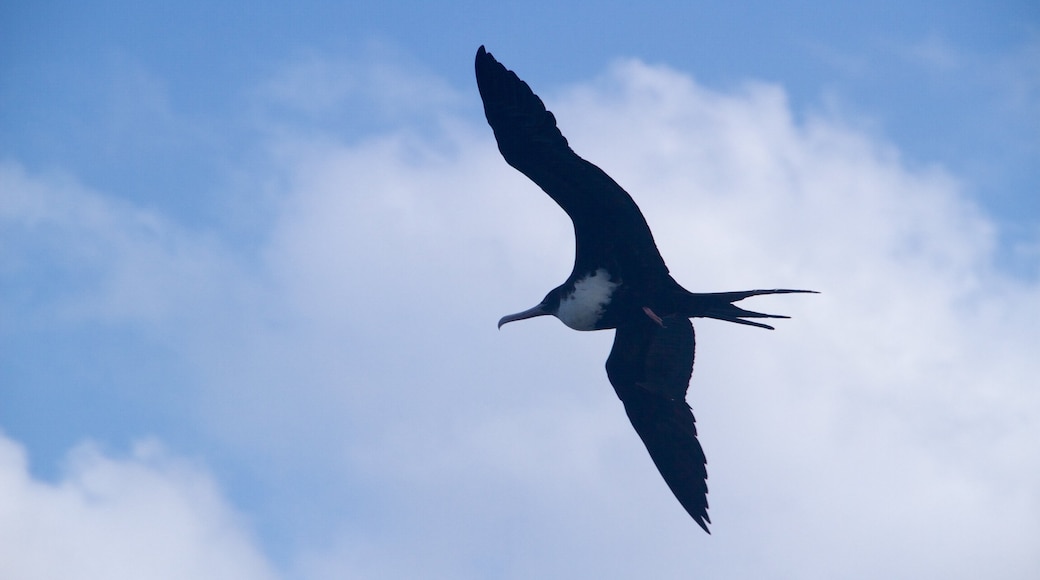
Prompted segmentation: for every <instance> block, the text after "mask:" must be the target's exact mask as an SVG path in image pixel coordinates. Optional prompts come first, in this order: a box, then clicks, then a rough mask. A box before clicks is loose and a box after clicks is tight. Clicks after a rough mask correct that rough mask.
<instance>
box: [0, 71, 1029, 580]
mask: <svg viewBox="0 0 1040 580" xmlns="http://www.w3.org/2000/svg"><path fill="white" fill-rule="evenodd" d="M520 72H521V74H522V73H523V71H520ZM535 88H536V89H538V87H535ZM543 96H544V97H546V101H547V102H548V104H549V105H550V107H551V108H552V109H553V110H554V111H555V112H556V114H557V117H558V119H559V120H560V123H561V126H562V128H563V130H564V132H565V134H567V135H568V137H569V138H570V140H571V143H572V145H573V146H574V148H575V149H576V150H577V151H578V152H579V153H581V154H583V155H585V156H586V157H587V158H589V159H590V160H592V161H593V162H595V163H597V164H599V165H601V166H602V167H603V168H604V169H605V170H607V171H608V172H609V173H611V174H612V175H613V176H614V177H615V178H617V180H618V181H619V182H620V183H621V184H622V185H624V186H626V187H627V188H628V189H629V191H630V192H632V193H633V195H634V197H635V198H636V201H637V202H638V203H639V204H640V206H641V207H642V208H643V209H644V212H645V213H646V215H647V218H648V221H649V222H650V224H651V227H652V228H653V229H654V231H655V233H656V235H657V241H658V245H659V247H660V248H661V250H662V252H663V254H664V256H665V259H666V260H667V261H668V263H669V264H670V266H671V267H672V270H673V273H674V275H675V277H676V278H677V279H678V280H679V281H680V282H683V283H685V284H687V285H688V287H689V288H690V289H692V290H696V291H710V290H730V289H743V288H751V287H768V286H802V287H808V288H813V289H817V290H821V291H822V292H823V294H821V295H818V296H811V297H775V298H771V299H765V298H763V299H759V301H758V302H756V303H755V305H754V307H755V308H756V309H757V308H761V309H762V310H764V311H767V312H776V313H783V314H791V315H793V316H794V320H792V321H782V322H781V324H780V328H779V329H778V330H777V331H776V332H772V333H770V332H765V331H757V330H753V329H747V328H738V327H733V326H727V325H725V324H723V323H717V322H711V321H707V322H701V323H699V324H698V325H697V328H698V338H699V344H698V363H697V367H696V370H695V372H694V379H693V384H692V386H691V396H690V402H691V404H692V405H693V407H694V411H695V413H696V414H697V416H698V420H699V426H700V429H701V433H702V438H703V442H704V444H705V447H706V450H707V453H708V456H709V472H710V476H711V479H710V480H709V486H710V488H711V495H710V496H709V499H710V501H711V505H712V509H711V515H712V519H713V520H714V522H715V526H714V528H713V530H714V535H713V536H711V537H707V536H703V535H702V534H701V533H700V532H699V531H698V529H697V528H696V526H694V525H693V524H692V522H690V521H688V518H687V517H686V515H685V514H684V513H683V512H682V510H681V508H679V506H678V504H677V503H676V502H675V501H674V499H673V498H671V497H670V495H669V494H668V491H667V489H666V488H665V486H664V485H663V483H662V482H661V481H660V479H659V477H658V476H657V474H656V472H655V471H654V469H653V466H652V464H651V463H650V462H649V460H648V458H647V457H646V454H645V451H643V450H642V449H641V447H640V444H639V442H638V439H637V438H636V437H635V435H634V433H632V432H631V429H630V427H629V426H628V424H627V422H626V419H625V417H624V413H623V412H622V410H621V407H620V404H619V403H618V402H617V401H616V400H615V399H614V395H613V392H612V390H611V389H610V386H609V384H608V383H607V381H606V377H605V375H604V373H603V370H602V364H603V361H604V360H605V358H606V354H607V351H608V350H609V344H610V338H611V337H610V333H595V334H578V333H573V332H570V331H568V330H566V329H565V328H564V327H562V326H561V325H559V324H556V323H553V322H552V321H549V320H538V321H530V322H528V323H525V324H518V325H513V326H511V327H507V328H506V329H503V330H502V331H501V332H499V331H496V330H495V327H494V323H495V321H496V320H497V318H498V316H500V315H501V314H502V313H504V312H511V311H515V310H518V309H520V308H524V307H527V306H530V305H532V304H534V303H535V302H536V301H537V300H539V299H540V298H541V297H542V296H543V294H544V293H545V292H546V291H547V290H549V289H550V288H552V287H553V286H555V285H556V284H558V283H559V282H560V281H562V280H563V279H564V277H565V276H566V274H567V272H568V271H569V267H570V260H571V252H572V251H573V250H572V245H571V244H572V240H571V232H570V228H569V224H568V223H567V221H566V217H565V216H564V215H563V214H562V212H561V211H560V210H559V209H558V208H557V207H556V206H555V205H554V204H553V203H552V202H551V201H550V200H549V199H548V198H547V197H545V196H544V195H542V194H541V193H539V192H538V191H537V189H536V188H535V187H534V186H533V185H532V184H530V183H528V182H527V181H526V179H525V178H523V177H522V176H520V175H518V174H516V173H515V172H514V171H513V170H511V169H510V168H509V167H507V166H506V165H505V163H504V162H503V161H502V160H501V159H500V158H499V157H498V154H497V151H496V150H495V148H494V144H493V141H492V137H491V132H490V129H487V128H485V127H482V126H478V127H474V126H469V125H466V124H464V123H462V122H460V121H456V122H452V123H446V124H444V125H442V126H441V130H442V132H441V133H440V134H438V135H437V136H436V137H435V138H434V139H432V140H431V139H430V138H428V137H425V136H421V135H419V134H417V133H413V132H409V131H407V130H401V131H398V132H394V133H388V134H386V135H384V136H382V137H380V138H373V139H370V140H368V141H365V142H362V143H353V144H351V145H349V146H348V145H341V144H337V143H335V142H332V141H329V140H328V139H326V140H325V141H322V142H317V141H313V140H306V139H300V138H296V139H295V140H288V139H286V140H281V141H278V142H276V143H272V151H273V154H272V159H271V167H268V168H267V169H266V172H267V174H269V173H270V172H271V171H273V172H275V173H276V174H278V176H279V181H278V182H279V183H282V184H284V189H283V191H282V195H281V197H280V198H279V200H278V202H277V205H276V207H275V209H274V211H275V215H274V216H273V222H274V226H273V228H272V230H271V231H270V232H268V233H267V234H266V235H265V236H264V237H263V242H262V244H261V246H260V247H259V248H257V249H255V250H249V249H247V250H243V249H242V248H235V250H234V251H232V250H230V249H228V244H229V243H230V242H224V241H220V240H217V239H213V238H211V237H206V236H202V238H200V236H199V235H198V233H196V232H193V231H191V230H188V229H184V228H179V227H175V226H174V225H173V224H169V223H165V222H162V223H163V225H161V226H159V230H160V231H162V232H165V233H164V234H163V235H161V236H159V239H161V240H164V241H163V242H162V243H152V242H149V241H148V240H149V239H151V238H149V237H148V236H145V235H141V234H134V233H133V232H140V231H141V228H142V226H141V225H140V224H141V223H143V222H142V220H143V221H147V220H145V219H144V218H142V217H141V215H140V214H139V213H137V212H136V211H135V210H132V209H118V208H113V207H110V206H105V207H108V209H107V210H106V211H104V212H102V213H103V214H104V215H107V216H109V218H112V219H114V221H113V222H111V223H108V222H106V225H105V227H99V228H93V229H91V228H83V227H81V226H80V225H77V222H76V220H68V221H64V222H62V221H60V220H52V221H53V223H54V224H55V225H54V226H53V227H54V228H55V229H56V230H58V231H59V232H62V233H63V235H68V232H81V234H78V235H82V236H83V239H80V238H77V237H73V238H72V239H73V240H76V241H77V244H76V246H77V247H91V244H97V243H99V242H98V241H97V240H114V241H112V242H111V251H106V252H104V255H105V256H107V257H106V258H105V260H111V261H112V264H113V266H112V267H111V268H109V269H107V270H106V272H115V273H118V272H124V271H125V272H126V276H129V277H131V278H133V277H134V276H140V277H141V278H142V279H143V280H155V279H156V277H158V279H159V280H161V281H162V284H156V285H148V284H146V283H145V282H142V283H141V284H142V286H140V287H143V288H153V289H154V292H152V291H148V292H142V293H141V294H137V293H135V292H133V291H131V292H129V293H128V294H127V298H125V299H123V298H120V299H118V300H117V299H115V298H112V299H111V300H103V299H94V300H93V302H92V303H93V304H102V305H104V304H110V303H115V304H125V303H130V304H133V303H134V302H135V301H138V300H140V299H141V298H140V296H141V295H144V296H153V299H154V300H155V301H157V302H158V303H159V304H163V305H166V306H164V308H167V309H169V310H168V311H169V312H172V313H174V315H171V316H168V317H160V320H163V321H166V323H167V324H177V325H182V331H181V332H183V336H185V340H184V342H183V343H182V344H179V345H178V346H177V348H178V349H179V352H181V353H182V356H183V357H184V358H185V359H186V360H189V361H191V364H193V365H194V367H195V368H194V371H195V373H194V376H196V377H198V378H197V380H198V381H199V384H198V385H194V386H193V388H192V389H187V390H186V391H187V392H190V393H192V395H191V396H192V397H194V398H193V400H192V401H191V403H190V405H189V406H191V407H192V408H193V411H192V413H193V414H192V416H191V417H190V420H191V421H192V426H193V428H197V429H198V430H199V431H200V432H202V433H204V434H205V436H206V437H210V438H213V440H214V441H217V442H219V444H220V445H221V446H223V447H225V448H228V449H231V450H233V452H234V453H237V454H239V458H240V461H243V462H248V463H252V464H254V465H255V468H254V469H255V471H254V476H255V477H256V478H257V479H258V480H261V481H262V482H263V484H264V485H266V486H268V488H277V489H279V490H281V493H280V494H279V495H278V496H277V497H278V501H277V502H275V501H273V500H272V501H270V502H268V503H267V504H266V505H264V506H262V507H261V508H260V509H262V510H265V511H264V520H263V521H265V522H267V525H290V524H287V523H286V522H294V523H292V524H291V525H293V526H295V527H293V528H290V529H289V531H285V530H281V531H280V532H281V533H282V534H288V535H290V536H292V535H298V537H300V538H314V537H315V535H316V532H315V531H314V530H315V529H320V530H324V531H326V532H327V533H323V534H321V538H320V540H315V541H313V542H304V541H302V540H301V542H300V545H301V546H302V547H300V548H299V549H298V550H295V551H294V552H293V555H292V556H290V559H291V560H292V562H291V564H290V565H289V566H288V567H290V568H292V569H293V570H295V573H296V574H298V575H300V576H301V577H341V576H344V575H348V576H349V575H355V576H368V577H371V576H378V577H416V576H417V575H419V576H422V577H428V578H429V577H461V576H470V577H474V576H475V577H486V576H501V577H532V576H538V577H546V576H549V577H573V576H597V577H605V578H610V577H632V576H636V575H646V574H648V573H650V572H649V571H653V574H654V575H655V576H657V577H662V578H667V577H686V576H689V575H690V574H691V573H694V572H700V573H702V574H704V575H709V576H744V577H776V576H791V577H799V578H824V577H826V578H830V577H835V576H840V577H869V578H874V577H893V578H898V577H921V576H941V577H948V578H957V577H966V578H968V577H971V578H974V577H979V576H980V575H987V576H992V577H1008V578H1012V577H1028V576H1029V575H1030V572H1035V571H1037V570H1038V569H1040V561H1038V556H1037V555H1036V554H1035V552H1036V551H1035V545H1036V541H1037V540H1038V539H1040V523H1038V522H1040V517H1038V516H1040V497H1038V493H1037V491H1036V490H1037V489H1040V460H1038V459H1037V456H1038V454H1037V453H1035V450H1036V443H1035V442H1036V441H1040V426H1038V424H1037V422H1036V421H1034V420H1032V418H1034V417H1036V416H1037V414H1038V413H1040V394H1038V393H1037V391H1036V389H1035V388H1034V387H1033V384H1034V383H1035V376H1036V375H1037V373H1038V371H1040V368H1038V364H1040V363H1037V362H1036V359H1035V356H1034V355H1033V354H1032V352H1031V350H1032V347H1033V345H1035V344H1037V343H1038V342H1040V340H1038V339H1040V336H1038V330H1037V327H1036V325H1035V324H1034V323H1033V322H1034V321H1036V320H1038V319H1040V316H1038V315H1040V312H1038V311H1040V300H1037V297H1038V295H1040V288H1038V286H1037V285H1036V284H1035V283H1031V282H1027V281H1023V280H1019V279H1015V278H1011V277H1008V276H1006V275H1004V274H1003V273H1002V272H1000V271H999V270H997V269H996V268H994V266H993V264H992V260H993V254H994V250H995V243H996V242H995V240H996V235H995V234H996V230H997V225H996V224H994V223H993V222H992V221H991V220H990V219H989V218H987V216H985V215H983V214H982V213H981V212H980V210H979V209H978V208H977V207H976V206H975V205H974V204H973V203H971V202H970V201H969V200H967V199H966V198H965V196H964V194H963V193H962V192H961V190H960V186H959V184H958V182H957V179H956V177H955V176H953V175H951V174H949V173H948V172H946V171H944V170H942V169H941V168H909V167H907V166H906V165H905V164H903V163H902V162H901V160H900V157H899V154H898V151H897V150H896V149H895V148H894V147H892V146H891V145H887V144H883V143H876V142H874V141H872V140H871V138H870V137H867V136H864V135H862V134H859V133H857V132H856V131H855V130H853V129H850V128H848V127H846V126H843V125H842V124H841V123H839V122H837V121H836V120H834V119H828V118H808V119H805V120H801V121H796V120H795V115H794V114H793V113H792V112H791V111H790V107H789V105H788V103H787V101H786V98H785V96H784V93H783V91H782V90H780V89H778V88H777V87H775V86H771V85H765V84H749V85H748V86H746V87H745V88H743V89H742V90H741V91H739V92H736V93H734V94H720V93H717V92H713V91H711V90H708V89H705V88H703V87H700V86H698V85H697V84H696V83H695V82H693V81H691V80H690V79H689V78H687V77H685V76H683V75H681V74H678V73H676V72H674V71H670V70H667V69H662V68H656V67H648V66H646V65H643V64H640V63H637V62H626V63H621V64H619V65H618V66H617V67H615V68H614V69H612V71H611V72H610V73H609V74H608V75H606V76H605V77H603V78H602V79H599V80H598V81H597V82H596V83H594V84H591V85H589V86H584V87H579V88H576V89H574V90H572V91H569V92H567V93H564V94H563V95H561V96H554V95H552V94H543ZM10 175H11V172H10V171H8V176H10ZM8 179H9V180H10V179H11V178H10V177H8ZM18 179H21V180H22V181H21V182H19V183H23V185H26V184H29V185H31V184H37V185H39V183H40V180H34V178H32V177H28V176H25V175H24V173H23V174H21V177H18ZM8 182H10V181H8ZM29 185H26V187H28V186H29ZM41 187H42V186H41ZM55 187H56V186H55ZM45 189H46V188H45ZM52 189H53V188H52ZM47 191H50V189H47ZM40 195H44V194H40ZM46 195H50V194H46ZM88 197H89V198H90V199H95V200H97V199H100V198H103V196H99V195H94V194H91V195H90V196H88ZM30 198H32V196H29V197H27V198H24V199H30ZM18 199H23V198H18ZM24 199H23V201H24ZM48 199H51V200H52V202H53V204H54V205H56V206H57V207H70V206H72V207H80V206H81V205H82V204H83V203H84V202H82V199H84V198H82V197H75V198H62V197H60V196H57V197H50V198H48ZM76 200H81V201H76ZM99 203H108V202H99ZM76 204H80V205H76ZM17 207H19V208H22V209H18V210H16V213H18V215H20V216H24V215H30V214H31V213H32V211H30V210H31V208H32V206H31V204H29V202H28V201H25V202H24V203H22V204H21V205H19V206H17ZM41 211H42V210H41ZM46 211H47V212H49V213H48V215H53V212H54V211H57V210H55V209H54V208H53V207H49V208H48V209H47V210H46ZM80 212H81V210H77V211H76V213H77V214H78V213H80ZM87 213H88V214H89V212H87ZM113 216H114V217H113ZM9 219H10V218H9ZM17 219H23V220H24V217H21V218H17ZM106 219H107V218H106ZM161 221H162V220H160V222H161ZM82 232H85V233H82ZM25 235H27V236H29V237H30V238H31V237H32V236H33V235H34V234H32V233H31V232H30V233H28V234H25ZM70 251H72V250H70ZM140 252H145V253H146V255H147V259H136V258H135V256H137V255H138V254H139V253H140ZM254 252H255V253H254ZM91 260H92V259H91V258H90V257H89V256H88V257H87V261H88V263H89V262H91ZM240 262H248V263H249V264H250V265H249V266H248V267H246V266H245V265H244V264H241V263H240ZM102 277H103V278H104V279H105V280H109V283H107V284H102V285H101V287H102V288H119V287H120V286H119V285H116V284H113V283H111V280H112V279H116V278H117V276H116V275H115V274H105V275H104V276H102ZM188 286H190V287H199V288H201V290H198V294H196V296H198V297H199V298H197V299H195V300H190V301H180V300H171V299H170V298H169V296H171V295H179V294H180V293H181V292H183V291H184V288H185V287H188ZM114 291H115V290H112V292H114ZM88 294H89V292H88ZM105 295H106V294H104V293H102V296H105ZM243 296H246V302H247V306H246V307H243V306H242V305H241V302H242V297H243ZM187 309H191V312H192V314H191V315H190V316H185V317H179V316H176V314H177V313H183V312H185V311H186V310H187ZM228 309H231V310H233V311H235V312H236V313H237V314H236V316H234V317H223V318H220V320H222V321H223V322H224V324H221V325H213V324H206V323H205V321H206V320H208V319H209V317H210V316H211V315H212V316H219V313H220V312H222V311H225V310H228ZM153 310H154V309H147V308H139V309H137V310H135V311H136V312H151V311H153ZM159 310H161V311H166V310H163V309H159ZM100 311H101V312H102V313H105V312H109V311H107V310H104V309H100ZM231 493H235V490H231ZM311 503H314V504H317V505H318V506H320V509H314V510H312V511H309V512H307V514H306V517H304V516H299V515H298V516H297V517H296V518H293V517H288V516H287V515H286V514H292V513H293V512H294V511H299V510H302V509H304V508H302V507H301V506H303V505H308V504H311ZM272 514H273V515H272ZM301 521H302V522H304V523H300V522H301ZM329 530H331V531H329Z"/></svg>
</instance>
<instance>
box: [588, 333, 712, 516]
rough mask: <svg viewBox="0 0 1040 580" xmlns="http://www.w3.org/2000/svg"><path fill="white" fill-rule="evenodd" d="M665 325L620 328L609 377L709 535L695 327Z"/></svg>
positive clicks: (665, 475) (673, 485) (666, 477)
mask: <svg viewBox="0 0 1040 580" xmlns="http://www.w3.org/2000/svg"><path fill="white" fill-rule="evenodd" d="M663 323H664V326H663V327H662V326H659V325H657V324H656V323H654V322H653V321H651V320H650V319H649V318H647V320H646V324H642V323H640V324H637V325H633V326H623V327H619V328H618V330H617V334H616V335H615V337H614V348H613V349H612V350H611V352H610V358H608V359H607V375H608V376H609V377H610V382H611V384H612V385H613V386H614V390H615V391H616V392H617V395H618V397H619V398H620V399H621V401H622V403H624V405H625V412H626V413H627V414H628V418H629V420H631V421H632V426H633V427H635V430H636V433H638V434H639V437H640V438H641V439H642V440H643V444H644V445H646V449H647V451H649V452H650V457H651V458H652V459H653V461H654V464H655V465H657V469H658V471H660V472H661V476H662V477H663V478H664V481H665V483H667V484H668V487H669V488H670V489H671V490H672V493H674V494H675V497H676V498H677V499H678V500H679V503H680V504H682V506H683V508H685V509H686V511H687V512H688V513H689V514H690V516H691V517H693V519H694V520H695V521H696V522H697V524H698V525H700V526H701V527H702V528H704V531H706V532H708V533H711V532H710V531H709V530H708V524H709V523H711V519H710V518H709V517H708V498H707V494H708V484H707V479H708V471H707V469H706V467H705V464H706V463H707V460H706V459H705V457H704V450H703V449H701V444H700V442H698V441H697V427H696V425H695V424H694V418H693V411H692V410H691V409H690V406H689V405H687V404H686V388H687V386H688V385H689V381H690V375H691V373H692V372H693V356H694V334H693V325H692V324H690V321H689V320H688V319H686V318H682V317H671V316H669V317H665V318H664V319H663Z"/></svg>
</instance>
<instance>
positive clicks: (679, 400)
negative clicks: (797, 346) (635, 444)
mask: <svg viewBox="0 0 1040 580" xmlns="http://www.w3.org/2000/svg"><path fill="white" fill-rule="evenodd" d="M474 68H475V71H476V80H477V88H478V90H479V92H480V97H481V100H482V101H483V105H484V114H485V116H486V117H487V121H488V124H489V125H490V126H491V129H492V130H493V132H494V135H495V140H496V141H497V143H498V149H499V152H500V153H501V154H502V157H503V158H504V159H505V161H506V163H508V164H509V165H511V166H512V167H513V168H515V169H517V170H518V171H520V172H521V173H523V174H524V175H526V176H527V177H528V178H529V179H531V181H533V182H534V183H535V184H536V185H538V186H539V187H540V188H541V189H542V190H544V191H545V193H547V194H548V195H549V197H551V198H552V199H553V200H554V201H555V202H556V203H557V204H558V205H559V206H560V207H561V208H562V209H563V210H564V211H565V212H566V213H567V215H568V216H570V219H571V222H572V224H573V226H574V238H575V255H574V267H573V269H572V271H571V274H570V276H568V277H567V279H566V280H565V281H564V282H563V284H560V285H559V286H557V287H556V288H553V289H552V290H550V291H549V293H548V294H546V295H545V298H543V299H542V301H541V302H539V303H538V304H537V305H535V306H534V307H533V308H530V309H527V310H524V311H522V312H517V313H516V314H510V315H507V316H504V317H502V319H501V320H499V321H498V327H499V329H501V328H502V326H503V325H505V324H507V323H510V322H515V321H518V320H524V319H528V318H533V317H536V316H555V317H556V318H558V319H559V320H560V321H561V322H563V323H564V324H565V325H566V326H568V327H570V328H572V329H574V330H580V331H592V330H604V329H615V335H614V344H613V347H612V348H611V351H610V355H609V356H608V357H607V362H606V371H607V378H608V379H609V381H610V383H611V385H612V386H613V387H614V390H615V392H616V394H617V396H618V398H619V399H620V400H621V402H622V404H623V406H624V408H625V412H626V414H627V415H628V418H629V420H630V421H631V423H632V426H633V427H634V428H635V431H636V433H637V434H638V435H639V437H640V439H642V441H643V444H644V445H645V446H646V450H647V451H648V452H649V454H650V458H651V459H652V460H653V462H654V464H655V465H656V466H657V469H658V471H659V472H660V474H661V476H662V478H663V479H664V481H665V483H666V484H667V485H668V487H669V488H670V489H671V491H672V493H673V494H674V495H675V497H676V499H678V500H679V503H680V504H681V505H682V507H683V508H684V509H685V510H686V512H687V513H688V514H689V515H690V516H691V517H692V518H693V519H694V521H695V522H696V523H697V524H698V525H699V526H700V527H701V528H703V529H704V531H705V532H707V533H709V534H710V533H711V531H710V530H709V529H708V524H710V523H711V519H710V518H709V516H708V499H707V494H708V486H707V478H708V473H707V460H706V458H705V455H704V450H703V449H702V448H701V444H700V442H699V441H698V439H697V427H696V425H695V421H694V416H693V411H692V409H691V408H690V406H689V405H688V404H687V402H686V392H687V389H688V387H689V383H690V378H691V376H692V374H693V361H694V350H695V343H696V341H695V337H694V330H693V324H692V323H691V322H690V319H691V318H714V319H717V320H724V321H727V322H734V323H737V324H744V325H750V326H755V327H759V328H766V329H770V330H771V329H773V327H772V326H770V325H768V324H766V323H763V322H759V320H761V319H765V318H788V317H787V316H782V315H776V314H763V313H760V312H753V311H750V310H745V309H743V308H741V307H739V306H737V305H736V304H734V303H735V302H739V301H741V300H743V299H745V298H750V297H752V296H759V295H764V294H793V293H807V292H813V291H811V290H792V289H771V290H744V291H737V292H713V293H694V292H690V291H688V290H686V289H685V288H683V287H682V286H680V285H679V283H678V282H676V281H675V280H674V279H673V278H672V276H671V275H670V274H669V270H668V267H667V266H666V265H665V262H664V259H663V258H662V257H661V253H660V251H659V250H658V249H657V245H656V243H655V242H654V237H653V234H652V233H651V232H650V227H649V226H648V225H647V222H646V219H645V218H644V217H643V214H642V212H641V211H640V210H639V207H638V206H637V205H636V203H635V201H634V200H633V199H632V197H631V196H630V195H629V194H628V193H627V192H626V191H625V190H624V189H622V187H621V186H620V185H618V184H617V182H615V181H614V180H613V179H611V177H610V176H609V175H607V174H606V173H605V172H604V171H603V170H601V169H600V168H599V167H597V166H595V165H593V164H592V163H590V162H588V161H586V160H585V159H583V158H581V157H579V156H578V155H577V154H576V153H575V152H574V151H573V150H572V149H571V148H570V146H569V144H568V142H567V139H566V138H565V137H564V136H563V134H562V133H561V132H560V129H559V128H558V127H557V125H556V118H555V117H554V116H553V114H552V113H551V112H550V111H549V110H547V109H546V107H545V105H544V104H543V102H542V100H541V99H540V98H539V97H538V96H537V95H536V94H535V93H534V92H533V91H532V90H531V88H530V87H529V86H528V85H527V83H526V82H524V81H522V80H521V79H520V78H519V77H518V76H517V75H516V73H514V72H513V71H511V70H509V69H507V68H506V67H505V66H504V65H502V64H501V63H500V62H498V61H497V60H495V57H494V56H493V55H492V54H491V53H490V52H487V50H486V49H485V48H484V46H481V47H480V48H479V49H478V50H477V55H476V60H475V64H474Z"/></svg>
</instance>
